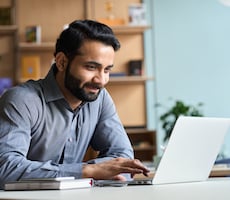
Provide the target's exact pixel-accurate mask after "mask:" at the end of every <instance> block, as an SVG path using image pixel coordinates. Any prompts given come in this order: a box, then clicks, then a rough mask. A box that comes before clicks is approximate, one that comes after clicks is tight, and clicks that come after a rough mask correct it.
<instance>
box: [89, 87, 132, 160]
mask: <svg viewBox="0 0 230 200" xmlns="http://www.w3.org/2000/svg"><path fill="white" fill-rule="evenodd" d="M91 145H92V147H93V149H95V150H96V151H99V152H100V153H99V156H98V158H97V159H94V160H91V161H90V162H92V163H98V162H102V161H105V160H109V159H111V158H116V157H125V158H133V157H134V153H133V148H132V146H131V143H130V140H129V138H128V135H127V133H126V131H125V129H124V127H123V125H122V123H121V120H120V118H119V116H118V114H117V112H116V107H115V104H114V102H113V100H112V98H111V96H110V95H109V93H108V92H107V91H106V90H105V94H104V98H103V101H102V106H101V112H100V120H98V124H97V127H96V130H95V133H94V135H93V138H92V140H91Z"/></svg>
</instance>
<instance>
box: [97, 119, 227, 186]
mask: <svg viewBox="0 0 230 200" xmlns="http://www.w3.org/2000/svg"><path fill="white" fill-rule="evenodd" d="M229 130H230V118H210V117H190V116H181V117H179V118H178V119H177V121H176V124H175V126H174V129H173V131H172V134H171V137H170V139H169V141H168V144H167V147H166V148H165V151H164V153H163V155H162V158H161V160H160V163H159V165H158V167H157V169H156V172H155V174H154V176H153V177H151V178H144V179H137V180H131V181H125V182H122V181H113V180H112V181H111V180H99V181H96V183H95V185H96V186H106V185H107V186H123V185H142V184H144V185H146V184H170V183H185V182H197V181H205V180H207V179H208V177H209V174H210V172H211V170H212V168H213V165H214V163H215V160H216V158H217V156H218V153H219V151H220V149H221V146H222V144H223V142H224V138H225V136H226V134H227V132H228V131H229Z"/></svg>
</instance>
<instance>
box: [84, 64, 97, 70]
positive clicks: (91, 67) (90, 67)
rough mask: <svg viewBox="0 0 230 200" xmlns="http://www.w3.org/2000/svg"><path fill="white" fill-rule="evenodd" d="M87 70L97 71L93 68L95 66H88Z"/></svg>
mask: <svg viewBox="0 0 230 200" xmlns="http://www.w3.org/2000/svg"><path fill="white" fill-rule="evenodd" d="M86 68H87V69H88V70H95V69H96V67H95V66H93V65H86Z"/></svg>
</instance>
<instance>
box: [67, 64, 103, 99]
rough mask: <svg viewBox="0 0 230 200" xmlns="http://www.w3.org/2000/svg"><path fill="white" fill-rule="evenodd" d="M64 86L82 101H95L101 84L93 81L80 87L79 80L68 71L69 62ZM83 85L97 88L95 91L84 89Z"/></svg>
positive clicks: (68, 67)
mask: <svg viewBox="0 0 230 200" xmlns="http://www.w3.org/2000/svg"><path fill="white" fill-rule="evenodd" d="M64 81H65V87H66V88H67V89H68V90H69V91H70V92H71V94H72V95H73V96H75V97H76V98H78V99H79V100H81V101H84V102H91V101H95V100H96V99H97V97H98V95H99V94H100V92H101V90H102V86H101V85H99V84H95V83H90V82H86V83H85V84H84V85H83V86H82V87H81V83H82V82H81V80H80V79H78V78H76V77H74V76H73V75H72V74H71V73H70V64H68V66H67V68H66V74H65V80H64ZM85 87H93V88H97V89H99V91H98V92H97V93H94V92H87V91H85V89H84V88H85Z"/></svg>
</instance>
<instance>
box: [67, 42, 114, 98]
mask: <svg viewBox="0 0 230 200" xmlns="http://www.w3.org/2000/svg"><path fill="white" fill-rule="evenodd" d="M114 56H115V52H114V50H113V48H112V47H111V46H107V45H105V44H103V43H101V42H97V41H87V42H85V43H84V44H83V45H82V47H81V48H80V55H77V56H75V58H74V59H73V61H72V62H71V63H68V66H67V68H66V74H65V80H64V81H65V83H64V84H65V87H66V88H67V89H68V90H69V91H70V93H71V94H72V95H73V96H75V97H76V98H77V99H79V100H81V101H94V100H96V99H97V97H98V95H99V93H100V91H101V89H102V88H103V87H104V86H105V85H106V84H107V83H108V81H109V72H110V70H111V68H112V67H113V61H114Z"/></svg>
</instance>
